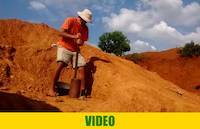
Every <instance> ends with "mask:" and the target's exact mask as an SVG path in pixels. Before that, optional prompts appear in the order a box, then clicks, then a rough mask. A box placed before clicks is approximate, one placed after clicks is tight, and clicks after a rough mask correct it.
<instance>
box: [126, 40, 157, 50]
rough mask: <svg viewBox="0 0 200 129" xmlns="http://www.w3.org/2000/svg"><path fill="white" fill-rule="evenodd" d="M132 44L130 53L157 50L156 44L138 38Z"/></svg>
mask: <svg viewBox="0 0 200 129" xmlns="http://www.w3.org/2000/svg"><path fill="white" fill-rule="evenodd" d="M130 46H131V51H130V52H129V53H134V52H144V51H156V50H157V49H156V47H155V46H153V45H151V44H149V43H148V42H145V41H141V40H137V41H135V42H133V43H131V44H130Z"/></svg>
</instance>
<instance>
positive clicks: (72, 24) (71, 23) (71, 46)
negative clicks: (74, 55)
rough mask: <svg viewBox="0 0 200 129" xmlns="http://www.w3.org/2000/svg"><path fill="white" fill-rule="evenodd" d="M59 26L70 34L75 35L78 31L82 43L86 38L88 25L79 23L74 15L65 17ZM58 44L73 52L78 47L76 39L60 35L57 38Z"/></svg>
mask: <svg viewBox="0 0 200 129" xmlns="http://www.w3.org/2000/svg"><path fill="white" fill-rule="evenodd" d="M61 28H63V29H65V30H67V32H68V33H69V34H72V35H77V34H78V33H80V34H81V40H82V41H83V43H84V41H87V40H88V27H87V26H86V25H85V26H81V24H80V23H79V22H78V18H76V17H69V18H66V19H65V21H64V23H63V25H62V26H61ZM58 44H59V45H61V46H62V47H64V48H66V49H68V50H70V51H72V52H75V51H76V50H77V48H78V45H77V43H76V39H72V38H64V37H62V38H61V39H60V40H59V42H58ZM81 45H83V44H81Z"/></svg>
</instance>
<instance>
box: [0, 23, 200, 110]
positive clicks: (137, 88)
mask: <svg viewBox="0 0 200 129" xmlns="http://www.w3.org/2000/svg"><path fill="white" fill-rule="evenodd" d="M57 34H58V32H57V31H56V30H54V29H52V28H50V27H48V26H47V25H44V24H32V23H28V22H24V21H20V20H0V35H1V37H0V46H1V48H2V49H0V51H1V52H0V53H1V54H0V55H1V56H0V57H1V58H0V62H1V63H0V64H2V65H0V66H1V69H2V71H1V74H2V75H1V76H2V77H3V79H1V83H2V84H1V86H0V89H1V90H4V92H14V93H20V94H21V95H23V96H26V97H28V98H31V99H34V100H40V101H45V102H46V103H48V104H50V105H53V106H54V107H57V108H58V109H60V110H61V111H158V112H160V111H200V97H199V96H197V95H194V94H192V93H189V92H187V91H185V90H183V89H181V88H179V87H178V86H176V85H174V84H172V83H171V82H168V81H166V80H164V79H162V78H161V77H160V76H158V75H157V74H156V73H152V72H149V71H147V70H145V69H143V68H142V67H140V66H138V65H136V64H134V63H132V62H131V61H127V60H125V59H122V58H120V57H116V56H113V55H109V54H106V53H103V52H102V51H101V50H99V49H97V48H94V47H91V46H89V45H85V46H83V47H82V48H81V52H82V54H83V56H84V57H85V58H86V60H87V62H88V66H87V73H86V74H87V81H86V84H87V86H91V87H92V91H91V93H92V98H90V99H87V100H86V101H81V100H77V99H70V98H69V97H68V96H59V97H56V98H51V97H47V96H45V94H46V93H47V92H48V89H49V88H50V84H51V81H52V75H53V74H54V72H55V69H56V61H55V60H56V48H51V47H50V44H51V43H53V42H56V41H57V39H58V36H57ZM11 48H12V49H13V51H12V52H9V51H10V49H11ZM5 55H8V56H5ZM10 57H12V58H10ZM6 67H7V68H6ZM8 67H9V68H8ZM7 73H8V75H7ZM71 75H72V70H71V69H67V68H66V69H65V70H64V71H63V72H62V77H61V80H62V81H66V82H69V81H70V78H71ZM4 99H6V98H4ZM13 103H21V101H18V100H16V101H15V102H13ZM0 105H2V103H1V101H0Z"/></svg>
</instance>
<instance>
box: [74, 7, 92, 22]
mask: <svg viewBox="0 0 200 129" xmlns="http://www.w3.org/2000/svg"><path fill="white" fill-rule="evenodd" d="M77 14H78V16H80V17H81V18H82V19H83V20H84V21H86V22H89V23H91V22H92V12H91V11H90V10H89V9H84V10H83V11H82V12H77Z"/></svg>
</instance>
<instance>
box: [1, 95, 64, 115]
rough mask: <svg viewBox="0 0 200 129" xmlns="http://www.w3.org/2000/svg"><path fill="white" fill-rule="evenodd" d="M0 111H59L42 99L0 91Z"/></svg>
mask: <svg viewBox="0 0 200 129" xmlns="http://www.w3.org/2000/svg"><path fill="white" fill-rule="evenodd" d="M0 111H1V112H59V111H60V110H59V109H58V108H56V107H54V106H51V105H49V104H47V103H45V102H43V101H37V100H32V99H29V98H27V97H24V96H22V95H18V94H13V93H4V92H0Z"/></svg>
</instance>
